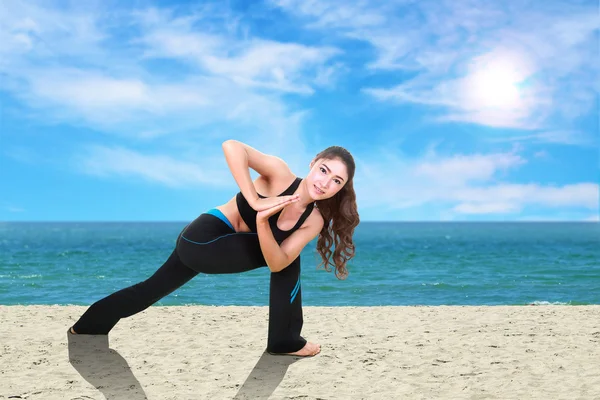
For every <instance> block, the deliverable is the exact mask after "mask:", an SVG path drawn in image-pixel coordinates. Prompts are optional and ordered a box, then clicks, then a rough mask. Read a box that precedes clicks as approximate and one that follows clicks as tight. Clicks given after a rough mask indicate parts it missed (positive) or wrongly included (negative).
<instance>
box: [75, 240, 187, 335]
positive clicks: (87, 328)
mask: <svg viewBox="0 0 600 400" xmlns="http://www.w3.org/2000/svg"><path fill="white" fill-rule="evenodd" d="M196 275H198V272H196V271H194V270H193V269H191V268H188V267H186V266H185V265H184V264H183V263H182V262H181V260H180V259H179V256H178V255H177V251H173V253H172V254H171V256H170V257H169V259H168V260H167V261H166V262H165V263H164V264H163V265H162V267H160V268H159V269H158V270H157V271H156V272H155V273H154V274H153V275H152V276H151V277H150V278H148V279H146V280H145V281H143V282H140V283H137V284H135V285H133V286H130V287H127V288H125V289H121V290H119V291H118V292H115V293H113V294H111V295H109V296H107V297H105V298H103V299H101V300H99V301H97V302H95V303H94V304H92V305H91V306H90V307H89V308H88V309H87V311H86V312H85V313H84V314H83V315H82V316H81V318H80V319H79V321H77V323H75V325H73V329H74V330H75V332H76V333H83V334H94V335H107V334H108V332H109V331H110V330H111V329H112V328H113V327H114V326H115V325H116V324H117V322H119V320H120V319H121V318H126V317H130V316H132V315H134V314H137V313H139V312H141V311H143V310H145V309H146V308H148V307H150V306H151V305H152V304H154V303H156V302H157V301H158V300H160V299H162V298H163V297H165V296H166V295H168V294H169V293H171V292H173V291H175V290H176V289H177V288H179V287H181V286H182V285H184V284H185V283H186V282H188V281H189V280H190V279H192V278H193V277H194V276H196Z"/></svg>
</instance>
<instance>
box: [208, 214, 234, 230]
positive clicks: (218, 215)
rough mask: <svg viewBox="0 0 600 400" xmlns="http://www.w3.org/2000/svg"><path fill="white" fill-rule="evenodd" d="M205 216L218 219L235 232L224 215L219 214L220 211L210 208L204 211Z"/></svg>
mask: <svg viewBox="0 0 600 400" xmlns="http://www.w3.org/2000/svg"><path fill="white" fill-rule="evenodd" d="M206 214H211V215H214V216H215V217H217V218H219V219H220V220H221V221H223V222H225V223H226V224H227V226H229V227H230V228H231V229H232V230H233V231H235V229H233V225H231V222H229V220H228V219H227V217H226V216H225V214H223V213H222V212H221V210H219V209H217V208H211V209H210V210H208V211H206Z"/></svg>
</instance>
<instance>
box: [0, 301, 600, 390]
mask: <svg viewBox="0 0 600 400" xmlns="http://www.w3.org/2000/svg"><path fill="white" fill-rule="evenodd" d="M85 309H86V307H80V306H0V319H1V323H2V329H1V332H0V341H1V342H2V351H1V353H0V361H1V365H2V367H1V376H0V382H1V383H0V387H1V390H0V399H11V398H12V399H32V400H38V399H40V400H41V399H44V400H46V399H61V400H64V399H128V400H138V399H156V400H167V399H173V400H174V399H178V400H179V399H303V400H304V399H432V398H436V399H439V398H442V399H600V373H599V372H598V371H599V368H598V363H599V362H600V306H554V305H548V306H544V305H541V306H485V307H475V306H439V307H424V306H419V307H305V308H304V328H303V336H304V337H305V338H306V339H308V340H309V341H313V342H317V343H320V344H321V349H322V351H321V353H320V354H319V355H317V356H316V357H313V358H297V357H281V356H272V355H269V354H268V353H266V352H265V347H266V339H267V316H268V309H267V308H266V307H208V306H177V307H151V308H150V309H148V310H146V311H144V312H142V313H140V314H138V315H135V316H133V317H131V318H127V319H123V320H121V321H120V322H119V324H117V326H116V327H115V328H114V329H113V331H112V332H111V333H110V335H109V336H108V337H107V336H89V335H79V336H73V335H67V333H66V331H67V328H68V327H69V326H70V325H71V324H72V323H74V322H75V320H76V319H77V318H78V317H79V316H80V315H81V314H82V313H83V312H84V311H85Z"/></svg>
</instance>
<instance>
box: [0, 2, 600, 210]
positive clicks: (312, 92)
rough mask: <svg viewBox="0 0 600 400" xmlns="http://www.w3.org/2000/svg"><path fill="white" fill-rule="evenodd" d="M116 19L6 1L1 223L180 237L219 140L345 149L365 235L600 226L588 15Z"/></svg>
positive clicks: (409, 10) (461, 9) (578, 6)
mask: <svg viewBox="0 0 600 400" xmlns="http://www.w3.org/2000/svg"><path fill="white" fill-rule="evenodd" d="M126 3H127V5H126V6H124V5H123V2H116V1H113V2H111V1H95V2H94V1H85V2H78V1H55V2H53V1H43V2H35V1H27V2H25V1H12V0H8V1H2V2H1V3H0V73H1V76H2V80H1V82H0V100H1V105H2V110H1V113H2V114H1V118H2V120H1V125H0V128H1V132H0V183H1V184H0V221H189V220H191V219H194V218H195V217H196V216H197V215H199V214H200V213H201V212H204V211H206V210H207V209H209V208H212V207H214V206H216V205H219V204H223V203H225V202H226V201H228V200H229V199H230V198H231V197H233V196H234V195H235V193H236V192H237V191H238V190H239V189H238V187H237V185H236V183H235V181H234V180H233V177H232V176H231V174H230V172H229V170H228V168H227V164H226V162H225V159H224V157H223V154H222V150H221V143H222V142H223V141H224V140H227V139H236V140H239V141H242V142H245V143H248V144H249V145H251V146H253V147H256V148H257V149H259V150H261V151H263V152H265V153H269V154H274V155H277V156H279V157H281V158H283V159H284V160H286V161H287V162H288V165H289V166H290V167H291V168H292V170H293V171H294V172H295V173H296V175H298V176H301V177H304V176H305V175H306V174H307V172H308V169H309V168H308V164H309V163H310V161H311V159H312V157H313V156H314V155H315V154H316V153H317V152H319V151H320V150H322V149H323V148H325V147H327V146H330V145H340V146H344V147H346V148H347V149H348V150H350V152H351V153H352V154H353V156H354V158H355V160H356V164H357V171H356V176H355V183H354V184H355V188H356V192H357V199H358V206H359V213H360V216H361V220H362V221H414V220H427V221H453V220H454V221H482V220H486V221H522V220H544V221H545V220H547V221H554V220H569V221H584V220H585V221H598V215H599V188H598V178H599V171H600V169H599V167H600V164H599V150H598V148H599V146H598V142H599V138H598V130H599V129H598V128H599V127H598V119H599V118H598V117H599V115H598V98H597V93H598V82H599V81H600V80H599V79H598V78H599V76H598V70H597V68H596V67H594V66H597V65H598V61H599V60H598V51H597V49H598V33H599V20H598V18H597V4H596V2H593V1H570V2H568V1H547V2H543V3H542V2H508V3H509V4H505V3H506V2H503V1H489V2H488V1H486V2H481V1H472V0H461V1H450V0H446V1H426V0H424V1H419V2H413V1H389V2H378V1H373V2H366V1H357V2H352V3H353V4H344V3H340V2H337V1H310V0H308V1H307V0H303V1H300V0H272V1H265V2H258V1H256V2H255V1H247V2H242V1H230V2H221V1H215V2H204V3H199V2H176V1H160V2H151V1H134V2H126ZM251 175H252V177H253V178H255V177H256V176H257V175H256V173H255V172H253V171H252V173H251Z"/></svg>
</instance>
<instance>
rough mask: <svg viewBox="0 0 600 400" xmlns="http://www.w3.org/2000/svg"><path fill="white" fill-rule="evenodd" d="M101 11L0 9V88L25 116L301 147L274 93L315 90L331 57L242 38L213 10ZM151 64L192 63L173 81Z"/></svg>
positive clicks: (145, 133) (294, 120) (293, 117)
mask: <svg viewBox="0 0 600 400" xmlns="http://www.w3.org/2000/svg"><path fill="white" fill-rule="evenodd" d="M46 4H49V3H46ZM86 4H87V3H86ZM97 6H98V7H99V9H94V8H87V7H92V6H89V5H85V6H81V7H80V8H78V9H77V10H73V9H69V10H59V9H58V8H54V7H52V6H42V5H34V4H24V3H20V2H12V1H11V2H3V3H2V5H1V6H0V7H2V8H1V9H0V10H2V11H3V12H2V13H0V14H2V15H1V16H0V43H4V45H0V46H2V47H0V55H1V56H2V61H0V72H1V73H3V74H4V77H5V79H4V80H3V83H2V84H0V89H4V90H6V91H8V92H9V93H11V94H12V95H13V96H14V97H16V98H17V99H19V100H20V101H21V102H22V103H23V104H25V105H27V106H29V107H30V109H31V111H32V112H31V113H30V115H31V116H32V117H34V118H35V117H37V118H39V119H41V120H43V121H45V122H50V123H53V122H63V121H66V122H68V123H70V124H74V125H79V126H86V127H91V128H94V129H98V130H102V131H105V132H110V133H125V134H127V135H129V136H134V137H136V136H137V137H141V138H145V139H148V138H153V137H156V136H160V135H163V134H167V133H171V134H173V133H177V132H179V131H186V130H187V131H189V130H190V129H200V128H202V127H205V126H207V125H210V124H215V123H227V124H231V125H232V126H231V128H234V129H235V131H236V132H239V134H240V135H241V137H243V135H244V132H252V133H253V135H254V136H256V137H257V139H258V141H259V142H262V141H267V139H270V138H272V137H273V135H275V136H276V137H278V136H281V135H283V133H284V132H285V133H286V134H287V135H289V137H290V140H291V142H292V143H296V142H298V141H299V140H298V137H297V135H298V134H299V125H298V124H299V123H300V122H301V118H299V115H303V113H304V112H303V111H302V110H298V111H295V110H291V109H290V108H289V107H287V106H286V105H285V102H284V100H283V99H282V98H281V97H280V95H281V94H282V93H286V92H288V93H301V94H310V93H312V92H313V91H314V88H315V87H317V86H322V85H327V84H328V83H329V82H331V81H332V79H333V77H332V76H333V75H334V71H335V70H336V69H337V65H338V64H331V65H329V64H328V63H329V61H330V59H331V58H332V57H333V56H334V55H336V54H338V53H339V51H338V50H337V49H334V48H331V47H325V48H318V47H311V46H306V45H302V44H297V43H282V42H281V43H280V42H275V41H272V40H263V39H260V38H250V39H248V38H240V37H239V35H237V36H236V32H235V29H234V30H233V31H231V30H230V29H228V28H227V27H223V25H222V23H223V21H222V20H220V21H218V23H215V22H214V21H213V20H212V19H211V18H215V17H214V12H213V11H214V10H205V12H196V11H192V12H190V13H189V14H186V16H184V17H178V16H175V15H174V12H173V11H172V10H169V9H155V8H151V9H147V10H142V11H129V10H124V9H116V10H111V12H110V13H108V12H106V9H104V8H102V7H103V6H102V3H98V4H97ZM226 22H227V21H226ZM115 27H120V28H123V29H120V30H119V31H116V30H114V28H115ZM156 59H161V60H162V59H168V60H169V61H172V62H175V63H179V65H182V67H183V65H184V64H185V63H187V62H188V61H195V64H193V65H192V64H189V63H188V64H187V66H186V67H185V68H182V70H184V72H183V73H182V74H173V73H171V72H169V71H170V69H168V70H167V71H166V72H165V70H163V69H161V68H155V67H154V66H152V67H151V66H150V65H151V64H149V61H150V60H156ZM182 63H183V64H182ZM190 66H191V67H192V68H191V69H190V68H189V67H190ZM186 68H187V70H186ZM223 135H224V136H228V134H227V133H223ZM276 142H277V140H276Z"/></svg>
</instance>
